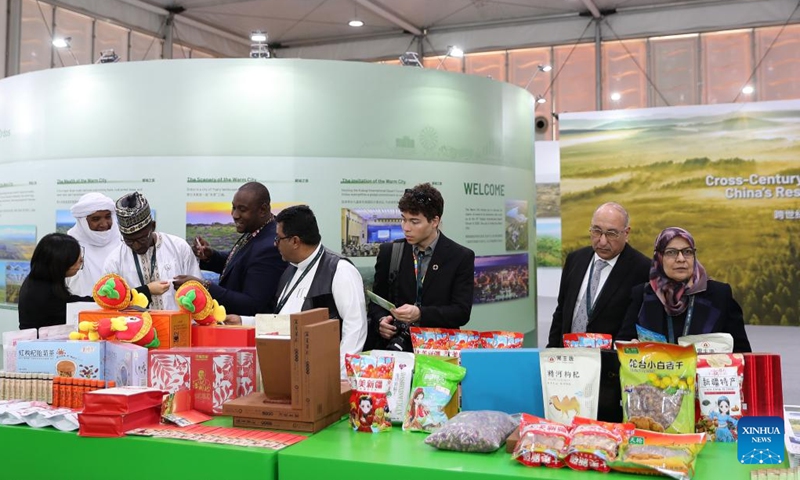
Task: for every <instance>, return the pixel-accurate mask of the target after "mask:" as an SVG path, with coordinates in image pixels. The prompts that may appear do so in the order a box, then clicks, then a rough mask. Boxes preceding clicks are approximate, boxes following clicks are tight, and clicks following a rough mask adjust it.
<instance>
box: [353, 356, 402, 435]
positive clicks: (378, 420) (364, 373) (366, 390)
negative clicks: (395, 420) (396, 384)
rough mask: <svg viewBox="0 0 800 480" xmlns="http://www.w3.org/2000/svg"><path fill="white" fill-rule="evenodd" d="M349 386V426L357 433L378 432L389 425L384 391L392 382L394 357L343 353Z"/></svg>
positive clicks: (387, 406)
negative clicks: (350, 390) (350, 391)
mask: <svg viewBox="0 0 800 480" xmlns="http://www.w3.org/2000/svg"><path fill="white" fill-rule="evenodd" d="M345 369H346V370H347V378H348V379H350V386H351V388H352V389H353V391H352V393H351V394H350V425H351V426H352V427H353V430H355V431H357V432H369V433H378V432H382V431H385V430H389V429H390V428H392V422H391V420H390V419H389V403H388V401H387V399H386V393H387V392H388V391H389V387H390V385H391V383H392V372H393V371H394V357H388V356H387V357H370V356H361V355H351V354H349V353H348V354H347V355H345Z"/></svg>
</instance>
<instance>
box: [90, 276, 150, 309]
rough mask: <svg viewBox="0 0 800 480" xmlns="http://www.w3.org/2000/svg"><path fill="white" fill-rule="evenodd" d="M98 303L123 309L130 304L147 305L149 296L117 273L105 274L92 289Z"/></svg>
mask: <svg viewBox="0 0 800 480" xmlns="http://www.w3.org/2000/svg"><path fill="white" fill-rule="evenodd" d="M92 298H94V301H95V303H96V304H98V305H100V306H101V307H103V308H107V309H109V310H123V309H125V308H128V307H130V306H136V307H142V308H146V307H147V297H146V296H145V295H144V294H142V293H139V292H137V291H136V290H134V289H132V288H131V287H129V286H128V284H127V282H125V279H123V278H122V277H120V276H119V275H117V274H115V273H108V274H105V275H103V276H102V277H101V278H100V280H98V281H97V283H95V284H94V288H93V289H92Z"/></svg>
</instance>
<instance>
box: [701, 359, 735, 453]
mask: <svg viewBox="0 0 800 480" xmlns="http://www.w3.org/2000/svg"><path fill="white" fill-rule="evenodd" d="M743 379H744V355H742V354H741V353H715V354H710V355H698V356H697V387H696V388H697V401H698V404H697V408H698V410H699V412H698V416H699V418H698V420H697V424H696V425H695V429H696V431H697V432H706V433H707V434H708V440H709V441H711V442H735V441H736V440H737V439H738V437H739V435H738V433H737V426H738V424H739V419H740V418H741V417H742V381H743Z"/></svg>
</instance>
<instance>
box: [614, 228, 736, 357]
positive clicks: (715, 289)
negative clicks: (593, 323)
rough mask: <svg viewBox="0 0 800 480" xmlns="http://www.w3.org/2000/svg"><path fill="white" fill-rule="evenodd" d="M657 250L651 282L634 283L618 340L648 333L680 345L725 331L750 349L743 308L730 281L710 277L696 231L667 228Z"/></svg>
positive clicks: (651, 270)
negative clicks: (699, 253) (684, 339)
mask: <svg viewBox="0 0 800 480" xmlns="http://www.w3.org/2000/svg"><path fill="white" fill-rule="evenodd" d="M654 250H655V251H654V252H653V264H652V266H651V267H650V281H649V282H648V283H645V284H642V285H638V286H636V287H633V291H632V292H631V304H630V306H629V307H628V312H627V314H626V315H625V320H624V321H623V323H622V328H621V329H620V332H619V334H618V335H617V339H618V340H632V339H636V338H638V337H639V336H640V333H642V332H644V334H646V335H648V336H650V337H652V336H656V337H657V336H658V335H659V334H660V335H662V336H663V337H664V339H665V341H666V342H669V343H677V340H678V337H682V336H685V335H697V334H703V333H716V332H724V333H729V334H730V335H731V336H732V337H733V351H734V352H750V351H751V349H750V341H749V340H748V339H747V332H745V329H744V318H743V315H742V307H740V306H739V304H738V303H737V302H736V300H734V298H733V293H732V291H731V286H730V285H728V284H727V283H722V282H717V281H714V280H710V279H709V278H708V275H707V274H706V269H705V268H703V265H702V264H700V261H699V260H698V259H697V255H696V254H697V249H696V248H695V243H694V238H693V237H692V235H691V234H690V233H689V232H687V231H686V230H684V229H682V228H678V227H669V228H666V229H664V230H663V231H662V232H661V234H659V235H658V238H656V243H655V247H654ZM637 327H638V328H637Z"/></svg>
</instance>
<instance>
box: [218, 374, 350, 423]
mask: <svg viewBox="0 0 800 480" xmlns="http://www.w3.org/2000/svg"><path fill="white" fill-rule="evenodd" d="M350 393H351V389H350V382H347V381H340V382H339V400H338V410H336V411H333V412H331V414H330V415H329V416H337V419H338V418H341V417H342V416H344V415H347V414H348V413H350ZM222 413H223V414H224V415H230V416H232V417H234V418H251V419H257V420H267V421H270V422H288V423H304V424H306V423H315V422H316V421H315V420H311V421H308V420H302V419H301V412H300V411H299V410H294V409H292V408H291V405H290V404H289V403H286V404H283V405H280V404H276V403H275V402H274V401H273V400H272V399H270V398H268V397H266V396H265V395H264V394H263V393H260V392H254V393H252V394H250V395H247V396H246V397H240V398H237V399H236V400H231V401H230V402H227V403H225V405H224V406H223V409H222ZM327 419H328V416H325V417H323V418H322V419H317V420H327ZM262 425H266V423H263V424H262ZM270 425H272V426H271V427H267V426H263V427H262V428H275V429H278V430H288V429H287V428H281V427H278V426H276V425H284V424H279V423H270ZM328 425H330V423H328ZM323 428H324V427H323ZM299 431H309V430H299ZM311 431H317V430H311Z"/></svg>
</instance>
